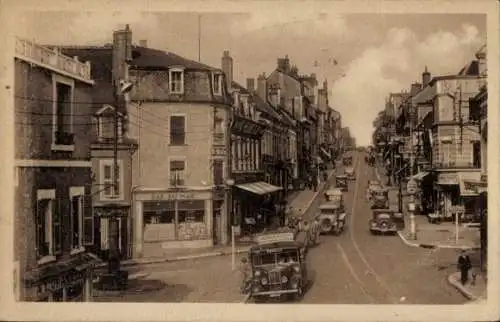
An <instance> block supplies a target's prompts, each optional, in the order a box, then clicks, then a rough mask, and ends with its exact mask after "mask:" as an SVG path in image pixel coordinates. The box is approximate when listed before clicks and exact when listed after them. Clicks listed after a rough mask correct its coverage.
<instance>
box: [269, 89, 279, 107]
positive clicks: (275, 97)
mask: <svg viewBox="0 0 500 322" xmlns="http://www.w3.org/2000/svg"><path fill="white" fill-rule="evenodd" d="M269 101H270V102H271V105H273V106H274V107H278V106H279V105H280V101H281V90H280V88H279V85H276V86H273V87H272V88H271V89H270V91H269Z"/></svg>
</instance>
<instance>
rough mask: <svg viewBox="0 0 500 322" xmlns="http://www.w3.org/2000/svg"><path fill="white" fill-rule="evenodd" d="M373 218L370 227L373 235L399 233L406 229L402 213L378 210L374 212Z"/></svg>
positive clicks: (369, 222) (369, 223)
mask: <svg viewBox="0 0 500 322" xmlns="http://www.w3.org/2000/svg"><path fill="white" fill-rule="evenodd" d="M372 215H373V216H372V218H371V219H370V220H369V221H368V226H369V229H370V232H371V233H372V234H374V235H375V234H386V233H392V234H395V233H397V231H398V230H401V229H404V218H403V214H402V213H397V212H395V211H393V210H389V209H376V210H373V211H372Z"/></svg>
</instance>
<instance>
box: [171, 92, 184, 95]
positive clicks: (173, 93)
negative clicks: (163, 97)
mask: <svg viewBox="0 0 500 322" xmlns="http://www.w3.org/2000/svg"><path fill="white" fill-rule="evenodd" d="M170 94H172V95H184V92H170Z"/></svg>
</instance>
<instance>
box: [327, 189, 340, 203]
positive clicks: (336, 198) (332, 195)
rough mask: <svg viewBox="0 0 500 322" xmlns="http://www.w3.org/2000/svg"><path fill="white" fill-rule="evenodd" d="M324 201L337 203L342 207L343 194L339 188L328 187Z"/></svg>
mask: <svg viewBox="0 0 500 322" xmlns="http://www.w3.org/2000/svg"><path fill="white" fill-rule="evenodd" d="M325 201H327V202H328V201H332V202H337V203H340V204H342V206H343V205H344V194H343V193H342V190H341V189H340V188H335V187H330V188H328V189H327V190H326V191H325Z"/></svg>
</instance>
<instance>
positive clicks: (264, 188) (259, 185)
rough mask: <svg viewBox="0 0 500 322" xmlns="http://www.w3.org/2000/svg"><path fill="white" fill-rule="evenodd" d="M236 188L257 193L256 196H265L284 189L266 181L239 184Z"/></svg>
mask: <svg viewBox="0 0 500 322" xmlns="http://www.w3.org/2000/svg"><path fill="white" fill-rule="evenodd" d="M236 187H237V188H239V189H242V190H245V191H248V192H251V193H255V194H256V195H265V194H267V193H272V192H276V191H280V190H282V189H283V188H282V187H278V186H273V185H272V184H269V183H267V182H264V181H258V182H251V183H243V184H237V185H236Z"/></svg>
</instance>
